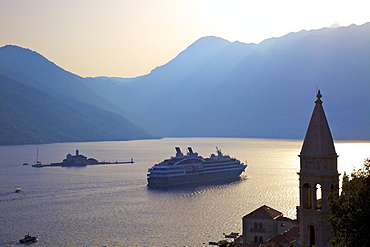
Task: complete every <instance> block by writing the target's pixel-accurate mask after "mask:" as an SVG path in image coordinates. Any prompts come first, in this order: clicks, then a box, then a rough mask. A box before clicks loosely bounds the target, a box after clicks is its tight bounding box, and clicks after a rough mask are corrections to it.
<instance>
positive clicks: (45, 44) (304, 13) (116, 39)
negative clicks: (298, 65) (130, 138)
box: [0, 0, 370, 77]
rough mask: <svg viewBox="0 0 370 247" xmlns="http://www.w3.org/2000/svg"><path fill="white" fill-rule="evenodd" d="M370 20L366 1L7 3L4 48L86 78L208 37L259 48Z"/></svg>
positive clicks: (130, 69)
mask: <svg viewBox="0 0 370 247" xmlns="http://www.w3.org/2000/svg"><path fill="white" fill-rule="evenodd" d="M368 21H370V17H369V16H368V6H367V1H364V0H363V1H360V0H353V1H343V0H340V1H338V0H337V1H333V0H329V1H318V0H314V1H293V0H282V1H272V0H225V1H217V0H171V1H170V0H156V1H151V0H135V1H132V0H122V1H116V0H106V1H99V0H79V1H75V0H64V1H58V0H27V1H23V0H3V1H1V2H0V46H4V45H6V44H13V45H19V46H22V47H25V48H30V49H32V50H34V51H37V52H39V53H41V54H42V55H44V56H45V57H47V58H48V59H49V60H51V61H53V62H55V63H56V64H57V65H58V66H61V67H62V68H64V69H66V70H68V71H71V72H72V73H76V74H78V75H80V76H84V77H87V76H119V77H136V76H140V75H145V74H148V73H150V71H151V70H152V69H154V68H155V67H157V66H160V65H163V64H165V63H167V62H168V61H170V60H171V59H173V58H174V57H175V56H176V55H177V54H178V53H180V52H181V51H183V50H184V49H186V47H187V46H189V45H190V44H192V43H193V42H194V41H196V40H197V39H199V38H201V37H204V36H209V35H213V36H218V37H222V38H224V39H227V40H229V41H236V40H238V41H240V42H244V43H259V42H261V41H262V40H264V39H267V38H270V37H279V36H283V35H285V34H287V33H289V32H297V31H300V30H302V29H307V30H309V29H319V28H322V27H329V26H331V25H332V24H334V23H338V24H340V25H343V26H347V25H350V24H357V25H361V24H363V23H365V22H368Z"/></svg>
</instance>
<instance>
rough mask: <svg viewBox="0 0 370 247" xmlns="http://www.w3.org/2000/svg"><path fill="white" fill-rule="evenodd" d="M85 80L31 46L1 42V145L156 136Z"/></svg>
mask: <svg viewBox="0 0 370 247" xmlns="http://www.w3.org/2000/svg"><path fill="white" fill-rule="evenodd" d="M81 80H83V78H81V77H79V76H77V75H74V74H72V73H70V72H67V71H65V70H63V69H61V68H59V67H58V66H56V65H55V64H54V63H52V62H50V61H48V60H47V59H46V58H44V57H42V56H41V55H39V54H38V53H36V52H33V51H31V50H28V49H24V48H21V47H17V46H5V47H2V48H0V94H1V97H0V111H1V116H2V117H1V119H0V145H16V144H35V143H50V142H70V141H108V140H132V139H144V138H152V136H151V135H149V134H148V133H147V132H146V131H145V130H144V129H142V128H140V127H138V126H136V125H135V124H133V123H132V122H130V121H129V120H127V119H126V118H125V117H123V116H121V115H119V114H117V113H114V112H111V111H108V110H104V109H110V110H112V111H116V112H124V110H123V109H122V108H120V107H118V106H116V105H114V104H113V103H112V102H110V101H109V100H106V99H104V98H103V97H101V96H99V95H98V94H96V93H95V92H93V91H92V90H91V89H89V88H88V87H87V86H86V85H85V84H84V83H82V82H81ZM100 107H101V108H100ZM102 108H104V109H102Z"/></svg>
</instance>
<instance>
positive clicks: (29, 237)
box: [19, 233, 38, 243]
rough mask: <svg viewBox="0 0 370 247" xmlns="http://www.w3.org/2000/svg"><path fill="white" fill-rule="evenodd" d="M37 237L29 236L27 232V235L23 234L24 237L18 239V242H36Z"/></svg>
mask: <svg viewBox="0 0 370 247" xmlns="http://www.w3.org/2000/svg"><path fill="white" fill-rule="evenodd" d="M37 241H38V238H37V237H33V236H31V235H30V234H29V233H28V234H27V235H24V238H22V239H20V240H19V242H20V243H32V242H37Z"/></svg>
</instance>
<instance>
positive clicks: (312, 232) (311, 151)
mask: <svg viewBox="0 0 370 247" xmlns="http://www.w3.org/2000/svg"><path fill="white" fill-rule="evenodd" d="M321 97H322V95H321V93H320V90H319V91H318V93H317V100H316V101H315V108H314V110H313V113H312V116H311V120H310V123H309V125H308V129H307V132H306V136H305V138H304V142H303V145H302V149H301V153H300V155H299V157H300V166H301V167H300V172H299V173H298V175H299V184H300V188H299V189H300V205H299V207H298V210H297V211H298V212H297V213H298V219H299V222H300V246H302V247H308V246H317V247H324V246H328V244H329V242H330V240H331V239H332V238H333V237H334V233H333V231H332V229H331V227H330V225H329V222H328V221H327V218H328V217H329V216H330V215H331V210H330V207H329V202H328V196H329V194H330V192H331V191H333V190H334V191H336V192H337V193H338V191H339V173H338V169H337V158H338V155H337V153H336V152H335V148H334V142H333V138H332V135H331V132H330V128H329V124H328V122H327V120H326V116H325V112H324V109H323V107H322V103H323V102H322V100H321Z"/></svg>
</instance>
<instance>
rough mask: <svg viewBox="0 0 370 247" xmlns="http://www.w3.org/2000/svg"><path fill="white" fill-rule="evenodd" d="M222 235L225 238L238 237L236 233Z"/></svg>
mask: <svg viewBox="0 0 370 247" xmlns="http://www.w3.org/2000/svg"><path fill="white" fill-rule="evenodd" d="M224 235H225V238H237V237H238V236H239V233H237V232H232V233H230V234H225V233H224Z"/></svg>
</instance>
